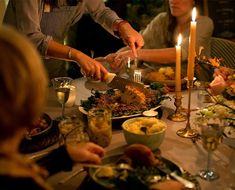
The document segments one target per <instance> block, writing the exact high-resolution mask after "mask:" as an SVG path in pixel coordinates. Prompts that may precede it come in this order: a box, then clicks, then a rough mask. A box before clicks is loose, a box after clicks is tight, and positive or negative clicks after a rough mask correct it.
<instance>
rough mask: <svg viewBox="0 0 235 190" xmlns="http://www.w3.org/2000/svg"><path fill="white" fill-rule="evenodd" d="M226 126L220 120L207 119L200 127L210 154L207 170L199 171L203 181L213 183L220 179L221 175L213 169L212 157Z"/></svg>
mask: <svg viewBox="0 0 235 190" xmlns="http://www.w3.org/2000/svg"><path fill="white" fill-rule="evenodd" d="M224 126H225V122H224V121H223V120H222V119H218V118H213V119H205V120H204V122H203V123H201V124H200V125H199V127H200V130H201V138H202V145H203V148H204V149H206V150H207V152H208V157H207V167H206V169H203V170H201V171H199V176H200V177H201V178H202V179H205V180H208V181H211V180H215V179H218V178H219V174H218V173H217V172H216V171H214V170H212V169H211V156H212V153H213V151H214V150H216V149H217V146H218V145H219V143H220V142H221V140H222V135H223V130H224Z"/></svg>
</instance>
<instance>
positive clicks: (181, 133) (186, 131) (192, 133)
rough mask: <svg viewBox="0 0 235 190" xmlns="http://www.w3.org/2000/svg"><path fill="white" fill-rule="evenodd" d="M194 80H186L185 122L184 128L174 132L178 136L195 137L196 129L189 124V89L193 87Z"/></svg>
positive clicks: (196, 134)
mask: <svg viewBox="0 0 235 190" xmlns="http://www.w3.org/2000/svg"><path fill="white" fill-rule="evenodd" d="M193 82H194V80H187V88H188V111H187V123H186V127H185V128H184V129H180V130H178V131H177V132H176V134H177V135H178V136H180V137H184V138H195V137H197V136H198V135H199V134H198V131H197V130H195V129H192V128H191V126H190V107H191V90H192V88H193Z"/></svg>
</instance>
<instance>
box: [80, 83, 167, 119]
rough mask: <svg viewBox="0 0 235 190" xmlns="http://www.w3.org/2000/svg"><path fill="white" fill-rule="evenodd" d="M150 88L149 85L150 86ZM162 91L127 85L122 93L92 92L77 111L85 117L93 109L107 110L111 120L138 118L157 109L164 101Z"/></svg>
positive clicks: (113, 90)
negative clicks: (109, 110)
mask: <svg viewBox="0 0 235 190" xmlns="http://www.w3.org/2000/svg"><path fill="white" fill-rule="evenodd" d="M150 86H151V85H150ZM167 98H169V97H168V96H166V95H164V94H163V92H162V89H156V88H155V89H153V88H151V87H147V88H145V91H144V92H143V91H141V90H140V89H138V88H135V87H133V86H129V85H127V86H126V88H125V90H124V92H122V91H120V90H117V89H109V90H107V91H105V92H99V91H92V95H91V96H90V97H88V99H87V100H81V106H79V108H78V109H79V111H80V112H82V113H83V114H85V115H87V113H88V111H89V110H90V109H91V108H94V107H101V108H108V109H111V110H112V119H114V120H115V119H123V118H130V117H135V116H139V115H141V114H142V113H143V111H146V110H150V109H154V108H158V107H159V105H160V104H161V102H162V101H163V100H164V99H167Z"/></svg>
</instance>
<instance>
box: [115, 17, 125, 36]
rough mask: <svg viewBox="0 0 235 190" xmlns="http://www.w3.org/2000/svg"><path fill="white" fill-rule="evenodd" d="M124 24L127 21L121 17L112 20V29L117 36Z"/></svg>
mask: <svg viewBox="0 0 235 190" xmlns="http://www.w3.org/2000/svg"><path fill="white" fill-rule="evenodd" d="M125 24H129V22H128V21H126V20H123V19H118V20H116V21H115V22H114V24H113V31H114V34H115V35H117V36H119V37H120V35H121V28H122V27H123V25H125Z"/></svg>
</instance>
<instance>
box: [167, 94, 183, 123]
mask: <svg viewBox="0 0 235 190" xmlns="http://www.w3.org/2000/svg"><path fill="white" fill-rule="evenodd" d="M174 98H175V102H174V105H175V107H176V109H175V113H173V114H172V115H169V116H168V119H169V120H171V121H177V122H181V121H185V120H186V118H187V117H186V115H183V114H182V113H181V104H182V102H181V99H182V96H174Z"/></svg>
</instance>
